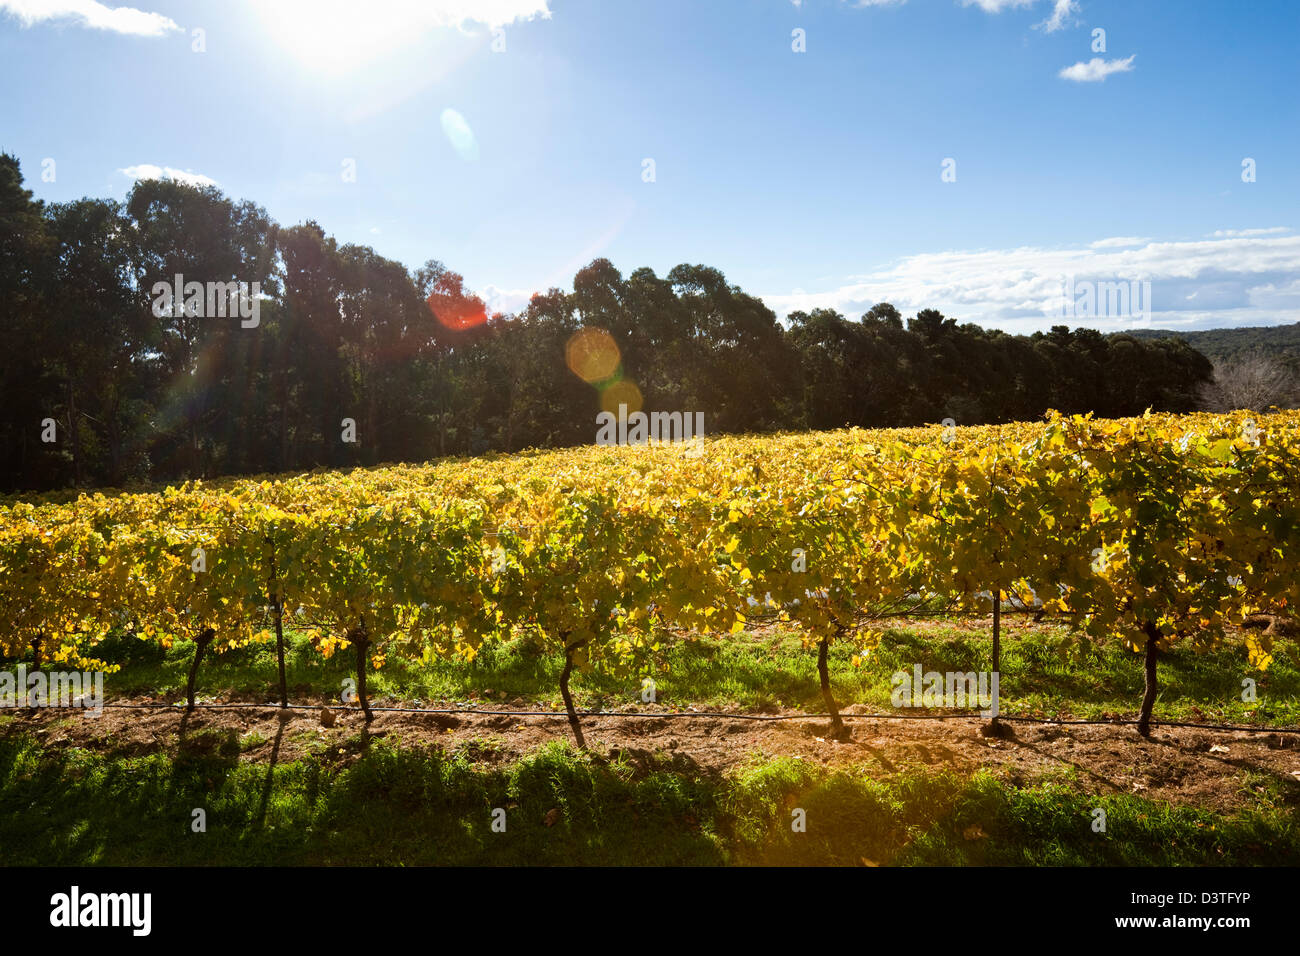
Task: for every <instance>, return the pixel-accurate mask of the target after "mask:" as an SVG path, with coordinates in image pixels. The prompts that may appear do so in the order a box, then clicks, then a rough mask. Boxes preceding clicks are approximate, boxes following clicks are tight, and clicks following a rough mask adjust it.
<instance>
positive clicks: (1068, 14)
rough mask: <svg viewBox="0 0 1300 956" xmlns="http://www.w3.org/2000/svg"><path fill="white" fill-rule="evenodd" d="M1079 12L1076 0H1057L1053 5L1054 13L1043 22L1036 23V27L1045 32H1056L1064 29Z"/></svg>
mask: <svg viewBox="0 0 1300 956" xmlns="http://www.w3.org/2000/svg"><path fill="white" fill-rule="evenodd" d="M1078 12H1079V4H1078V3H1076V2H1075V0H1056V3H1055V5H1054V6H1053V7H1052V15H1051V16H1050V17H1048V18H1047V19H1046V20H1044V21H1043V22H1042V23H1035V24H1034V29H1036V30H1042V31H1043V32H1044V33H1055V32H1056V31H1057V30H1064V29H1065V28H1066V27H1067V26H1069V24H1070V23H1072V22H1073V20H1072V17H1073V15H1074V14H1076V13H1078Z"/></svg>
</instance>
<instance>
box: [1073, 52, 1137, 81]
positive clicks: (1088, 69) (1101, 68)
mask: <svg viewBox="0 0 1300 956" xmlns="http://www.w3.org/2000/svg"><path fill="white" fill-rule="evenodd" d="M1136 56H1137V54H1136V53H1134V54H1133V56H1126V57H1124V59H1122V60H1103V59H1102V58H1101V57H1099V56H1094V57H1093V58H1092V59H1091V60H1089V61H1088V62H1087V63H1084V62H1083V61H1082V60H1080V61H1079V62H1078V63H1076V64H1074V66H1067V67H1066V68H1065V69H1063V70H1061V72H1060V74H1058V75H1059V76H1060V77H1061V79H1063V80H1074V81H1075V82H1076V83H1096V82H1098V81H1099V80H1104V79H1106V77H1108V76H1110V75H1111V74H1112V73H1127V72H1129V71H1130V70H1132V69H1133V58H1134V57H1136Z"/></svg>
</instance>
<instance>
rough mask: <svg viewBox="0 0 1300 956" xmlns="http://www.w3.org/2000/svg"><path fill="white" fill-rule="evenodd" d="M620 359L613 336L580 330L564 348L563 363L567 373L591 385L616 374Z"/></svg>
mask: <svg viewBox="0 0 1300 956" xmlns="http://www.w3.org/2000/svg"><path fill="white" fill-rule="evenodd" d="M622 359H623V356H622V354H621V353H620V352H619V350H618V344H617V343H616V342H615V341H614V336H612V335H610V334H609V333H608V332H606V331H605V330H604V329H594V328H593V329H581V330H579V331H577V332H575V333H573V335H572V336H571V337H570V339H569V341H568V344H566V345H565V346H564V361H565V362H566V363H567V364H568V366H569V371H571V372H572V373H573V374H574V375H576V376H578V378H580V379H582V380H583V381H584V382H590V383H591V384H593V385H594V384H596V383H597V382H603V381H605V380H606V379H607V378H609V377H611V376H612V375H613V374H614V373H615V372H617V371H618V363H619V362H620V361H622Z"/></svg>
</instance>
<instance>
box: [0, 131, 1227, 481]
mask: <svg viewBox="0 0 1300 956" xmlns="http://www.w3.org/2000/svg"><path fill="white" fill-rule="evenodd" d="M177 275H183V277H184V281H185V282H186V283H189V282H191V281H194V282H199V283H204V284H212V283H247V284H249V286H250V287H251V284H252V283H257V284H258V287H257V288H258V294H256V295H254V296H250V298H251V299H252V301H253V302H254V303H255V305H256V319H255V321H245V320H243V319H241V317H240V316H241V315H242V314H244V313H236V312H234V311H233V303H232V311H231V313H230V314H229V316H228V317H227V316H224V315H216V316H214V315H213V313H212V309H211V301H212V300H211V298H210V297H209V299H208V300H207V303H208V305H209V308H208V309H207V311H204V310H203V309H202V308H199V309H188V310H187V309H186V308H184V307H182V304H181V303H180V302H176V303H174V304H173V305H172V306H171V307H163V308H160V307H159V298H158V293H157V291H156V289H155V285H156V284H160V283H161V284H164V285H166V286H170V285H171V284H172V283H173V280H174V277H175V276H177ZM0 291H2V292H3V301H4V303H5V311H4V321H3V324H2V326H0V362H3V375H0V442H2V443H3V447H4V449H5V454H4V456H3V459H2V461H3V464H2V465H0V488H3V489H4V490H15V489H51V488H59V487H68V486H80V487H90V486H119V487H120V486H127V485H132V484H136V483H142V482H153V481H170V480H176V479H184V478H190V477H215V476H218V475H225V474H256V473H265V472H279V471H286V470H298V469H308V468H312V467H318V466H343V465H351V464H372V463H377V462H392V461H412V460H424V459H428V458H432V457H437V456H443V455H462V454H479V453H483V452H486V451H490V450H502V451H514V450H518V449H521V448H527V447H541V446H560V445H573V444H582V443H588V442H591V441H593V440H594V438H595V434H596V425H595V416H596V413H597V412H599V411H600V410H601V408H602V401H604V402H606V403H609V402H610V401H611V396H627V395H636V394H639V396H640V399H641V401H642V402H643V407H644V409H645V410H647V411H683V412H699V411H702V412H703V413H704V416H705V417H704V420H705V427H706V432H707V433H716V432H756V431H772V430H779V429H802V428H831V427H838V426H843V425H862V426H891V425H913V424H921V423H927V422H938V421H941V420H942V419H944V418H952V419H954V420H955V421H957V422H958V423H961V424H980V423H989V422H1004V421H1012V420H1025V419H1033V418H1036V417H1037V416H1039V415H1041V414H1042V413H1043V412H1044V411H1046V410H1047V409H1049V408H1056V409H1060V410H1062V411H1066V412H1078V411H1094V412H1096V413H1097V414H1098V415H1101V416H1119V415H1128V414H1134V413H1140V412H1141V411H1142V410H1143V409H1145V408H1147V407H1152V408H1155V409H1157V410H1167V411H1185V410H1190V409H1192V408H1195V407H1196V405H1197V401H1198V399H1197V395H1198V389H1199V388H1200V387H1202V386H1203V385H1204V384H1205V383H1206V382H1207V381H1208V380H1209V379H1210V376H1211V372H1212V369H1211V365H1210V363H1209V361H1207V360H1206V358H1205V357H1204V356H1202V355H1201V354H1200V353H1198V352H1196V351H1195V350H1193V349H1192V348H1191V347H1189V346H1188V345H1187V344H1186V343H1185V342H1181V341H1176V340H1172V339H1152V340H1148V341H1143V340H1139V339H1137V338H1134V337H1132V336H1128V335H1113V336H1105V335H1102V334H1101V333H1099V332H1096V331H1092V330H1088V329H1076V330H1070V329H1068V328H1066V327H1064V326H1058V327H1055V328H1053V329H1052V330H1051V331H1050V332H1047V333H1036V334H1034V335H1031V336H1013V335H1008V334H1005V333H1002V332H998V331H990V330H985V329H983V328H981V327H979V326H977V325H973V324H958V323H957V321H956V320H955V319H952V318H948V317H945V316H943V315H942V314H940V313H939V312H937V311H934V310H932V309H925V310H922V311H919V312H918V313H917V314H916V315H915V316H913V317H910V318H908V319H906V320H905V319H904V318H903V316H902V315H900V313H899V311H898V310H897V309H895V308H894V307H893V306H891V305H889V304H887V303H882V304H880V305H877V306H875V307H874V308H872V309H871V310H870V311H869V312H867V313H866V314H865V315H863V316H861V317H860V318H858V319H851V318H848V317H845V316H842V315H839V314H838V313H836V312H833V311H829V310H824V309H818V310H815V311H813V312H811V313H804V312H796V313H794V314H793V315H791V316H789V319H788V322H787V323H785V324H783V323H782V322H780V321H778V319H777V317H776V315H775V314H774V313H773V312H772V310H771V309H769V308H768V307H767V306H765V305H764V304H763V302H762V301H761V300H759V299H758V298H756V297H755V296H752V295H749V294H747V293H745V292H743V291H742V290H741V289H739V288H738V287H736V286H734V285H729V284H728V283H727V281H726V279H725V277H724V276H723V274H722V273H721V272H719V271H718V270H717V269H713V268H709V267H707V266H703V265H679V266H677V267H675V268H673V269H672V270H671V271H669V272H668V274H667V275H666V276H662V277H660V276H657V275H656V274H655V273H654V272H653V271H652V270H650V269H648V268H641V269H637V270H636V271H634V272H632V273H631V274H630V275H627V276H624V275H622V274H621V273H620V272H619V271H618V270H616V269H615V268H614V266H613V265H611V264H610V262H608V261H607V260H605V259H597V260H595V261H594V262H592V263H591V264H590V265H588V266H586V267H585V268H583V269H582V270H580V271H579V272H578V274H577V275H576V276H575V277H574V280H573V291H572V292H566V291H563V290H560V289H551V290H549V291H547V292H545V293H541V294H538V295H535V296H534V297H533V298H532V300H531V302H530V303H529V304H528V305H527V307H525V308H524V309H522V310H521V311H520V312H519V313H518V314H516V315H501V314H492V315H489V314H488V310H487V309H486V308H485V307H484V304H483V302H482V301H481V300H480V299H478V298H477V297H476V296H474V295H473V294H472V293H471V292H469V291H468V290H466V289H465V287H464V283H463V280H462V278H461V276H459V275H458V274H456V273H455V272H452V271H451V270H450V269H448V268H447V267H445V266H444V265H443V264H442V263H440V262H437V261H430V262H428V263H426V264H425V265H424V266H422V267H420V268H419V269H417V270H415V271H414V272H413V273H412V272H411V271H410V270H408V269H407V267H406V266H405V265H403V264H402V263H400V262H395V261H393V260H391V259H386V258H384V257H382V256H380V255H379V254H378V253H376V252H375V251H374V250H373V249H371V248H369V247H367V246H358V245H340V244H339V243H338V242H337V241H336V240H335V239H333V238H332V237H330V236H328V235H326V233H325V231H324V230H323V229H321V227H320V226H319V225H317V224H316V223H314V222H307V223H304V224H300V225H296V226H292V227H287V228H285V227H281V226H279V225H277V224H276V223H275V222H273V221H272V220H271V218H270V217H269V216H268V215H267V213H266V211H265V210H264V209H262V208H261V207H259V206H257V205H255V204H254V203H251V202H247V201H235V200H232V199H229V198H227V197H226V196H224V195H222V194H221V193H220V192H219V191H218V190H217V189H215V188H212V187H207V188H195V187H192V186H187V185H184V184H181V183H178V182H174V181H170V180H152V181H141V182H138V183H136V184H135V186H134V187H133V188H132V190H131V191H130V193H129V194H128V195H127V197H126V199H125V201H123V202H117V201H114V200H109V199H94V198H86V199H81V200H77V201H74V202H67V203H60V204H46V203H42V202H40V201H38V200H36V199H34V197H33V195H32V193H31V191H30V190H28V189H26V188H25V187H24V185H23V177H22V173H21V170H20V168H19V164H18V161H17V160H16V159H15V158H13V157H11V156H2V157H0ZM248 304H249V298H246V299H244V300H243V301H242V305H244V306H247V305H248ZM223 311H224V310H223ZM205 316H206V317H205ZM583 329H600V330H604V332H606V333H608V339H606V340H607V341H608V340H611V339H612V342H613V343H615V344H616V346H617V356H616V361H614V362H613V363H612V364H611V365H610V367H609V368H608V369H607V370H606V371H605V372H602V373H601V376H602V377H600V378H599V379H598V380H593V381H588V380H587V379H588V378H591V376H586V377H582V376H580V375H578V374H575V373H574V371H573V370H571V365H572V362H571V361H569V362H566V347H570V351H571V350H572V349H571V343H572V342H573V341H574V337H575V335H577V334H578V333H579V332H580V331H581V330H583ZM629 383H630V385H634V386H635V389H632V388H631V387H630V385H629ZM615 386H618V387H615ZM344 419H351V420H352V422H353V423H354V426H353V436H354V437H355V441H348V440H346V437H353V436H346V437H345V433H344V430H343V425H342V423H343V420H344Z"/></svg>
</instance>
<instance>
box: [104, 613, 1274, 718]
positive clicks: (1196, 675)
mask: <svg viewBox="0 0 1300 956" xmlns="http://www.w3.org/2000/svg"><path fill="white" fill-rule="evenodd" d="M97 653H98V654H99V655H100V656H102V657H104V658H105V659H107V660H109V661H113V662H119V663H121V664H122V665H123V667H122V670H121V671H120V672H119V673H117V674H113V675H110V676H109V677H108V679H107V682H106V691H107V693H108V694H109V696H110V698H111V697H114V696H121V695H125V694H131V693H151V694H152V693H160V694H169V693H170V694H173V695H175V694H181V693H183V692H184V688H185V679H186V675H187V672H188V668H189V663H190V659H191V655H192V654H193V645H192V644H190V643H188V642H177V644H176V645H175V646H174V647H173V649H172V650H171V651H169V652H163V651H162V650H161V649H160V648H159V647H158V646H157V645H156V644H153V643H145V642H142V641H138V640H135V639H132V638H118V639H115V640H113V641H112V642H108V643H106V644H105V645H101V648H100V649H99V650H98V651H97ZM854 653H855V648H854V647H853V646H852V645H850V644H847V643H842V644H839V645H837V646H833V647H832V649H831V655H830V667H831V682H832V686H833V687H834V689H835V695H836V698H837V700H838V701H839V702H840V704H841V705H842V706H845V705H849V704H854V703H857V704H862V705H864V706H865V707H867V708H868V709H870V710H873V711H887V710H890V709H891V708H890V691H891V686H892V685H891V680H890V678H891V675H892V674H893V673H894V672H895V671H899V670H903V671H908V672H909V673H910V672H911V670H912V667H913V665H914V664H920V665H921V667H922V670H924V671H930V670H935V671H940V672H944V671H963V672H964V671H970V670H981V669H988V668H989V666H990V658H989V655H990V638H989V633H988V622H987V621H986V620H979V619H973V620H968V621H962V620H959V619H951V620H938V621H923V622H909V623H908V624H907V625H905V626H899V627H895V628H892V629H890V630H888V631H886V633H885V636H884V639H883V641H882V642H881V645H880V647H879V649H878V650H877V651H876V652H875V653H874V654H872V655H871V656H870V657H869V658H868V659H867V660H866V661H865V662H863V663H861V665H860V666H858V667H854V665H853V663H852V660H851V659H852V657H853V655H854ZM1274 654H1275V659H1274V661H1273V663H1272V665H1271V666H1270V667H1269V669H1268V670H1267V671H1266V672H1260V671H1258V670H1255V669H1253V668H1252V667H1251V666H1250V664H1249V662H1248V661H1247V659H1246V655H1245V652H1244V651H1243V650H1241V649H1240V648H1225V649H1223V650H1220V651H1217V652H1214V653H1209V654H1196V653H1194V652H1192V651H1190V650H1186V649H1181V648H1175V649H1174V650H1173V651H1172V652H1170V653H1168V654H1166V655H1164V656H1162V658H1161V661H1160V682H1161V693H1160V697H1159V699H1158V701H1157V703H1156V708H1155V713H1156V718H1157V720H1159V719H1162V718H1163V719H1165V720H1177V721H1185V720H1201V719H1204V720H1209V721H1211V722H1227V723H1242V724H1251V723H1258V724H1269V725H1275V726H1297V725H1300V648H1298V647H1297V645H1296V644H1295V642H1293V641H1280V642H1279V643H1278V645H1277V646H1276V647H1275V649H1274ZM662 664H663V668H662V669H660V670H657V671H654V672H653V676H654V678H655V682H656V685H657V695H658V700H659V702H660V703H661V704H664V705H666V706H669V707H686V706H696V707H699V708H708V709H713V708H742V709H746V710H749V709H766V708H779V707H789V708H796V709H805V710H809V711H821V710H822V702H821V694H820V691H819V688H818V684H817V673H816V653H815V651H814V650H810V649H805V648H804V647H803V645H802V643H801V642H800V640H799V638H798V637H796V636H794V635H791V634H788V633H780V632H776V633H771V634H766V635H762V636H758V635H753V634H743V635H739V636H736V637H727V638H716V639H715V638H701V639H698V640H693V641H689V642H684V643H680V644H677V645H674V646H673V647H672V648H671V649H670V650H669V651H668V653H667V656H666V658H665V659H664V661H663V662H662ZM352 666H353V659H352V656H351V655H350V654H348V653H346V652H344V653H340V654H338V655H335V657H334V658H332V659H331V660H328V661H326V660H323V659H322V658H321V657H320V655H319V654H317V653H316V652H315V651H313V650H312V648H311V646H310V644H309V643H308V641H307V639H306V637H305V636H304V635H300V634H290V649H289V654H288V683H289V687H290V698H291V699H292V700H295V701H299V702H304V703H311V702H322V701H324V700H326V699H330V700H335V701H337V700H338V697H339V691H340V688H341V686H342V681H343V679H344V678H346V677H349V676H352V673H353V672H352ZM560 666H561V661H560V660H559V658H558V656H557V655H555V654H538V653H536V652H535V651H533V650H532V649H531V647H530V645H529V643H528V642H527V641H524V640H518V641H515V642H513V643H510V644H506V645H502V646H485V647H484V649H483V653H482V655H481V656H480V657H479V658H478V659H477V660H475V661H474V662H473V663H467V662H448V661H439V662H436V663H433V664H429V665H420V664H407V663H403V662H400V661H396V660H394V661H390V662H389V663H388V664H386V665H385V667H384V668H383V669H382V670H380V671H378V672H375V673H373V674H372V675H371V678H370V689H371V694H372V696H378V697H389V698H392V699H396V700H404V701H442V702H448V701H450V702H460V703H466V704H477V705H480V706H481V705H483V704H484V703H485V702H495V703H505V704H508V705H518V704H523V703H542V704H548V705H551V706H557V707H558V706H559V704H560V701H559V693H558V689H557V688H558V682H559V672H560ZM647 673H651V672H649V671H648V672H647ZM1244 678H1252V679H1253V680H1255V681H1256V685H1257V686H1256V694H1257V697H1258V700H1257V701H1256V702H1253V703H1251V702H1245V701H1242V700H1241V693H1242V680H1243V679H1244ZM198 686H199V692H200V693H201V694H203V695H208V696H222V697H227V696H232V695H234V696H239V697H244V698H248V697H250V696H251V697H253V698H255V699H260V700H270V699H272V698H273V697H274V694H275V691H274V688H275V686H276V664H275V651H274V647H273V645H256V646H252V647H248V648H242V649H240V650H237V651H231V652H228V653H226V654H223V655H219V656H216V657H213V658H211V659H210V660H208V661H206V662H205V663H204V665H203V666H202V667H201V668H200V672H199V681H198ZM574 691H575V696H576V698H577V701H578V704H579V706H581V707H600V708H618V707H621V706H624V705H628V704H634V703H636V702H638V701H639V699H640V697H639V695H640V679H639V678H636V677H632V678H622V679H616V678H613V677H608V676H603V675H601V674H597V673H588V674H581V675H579V676H578V677H576V678H575V681H574ZM1141 696H1142V667H1141V659H1140V657H1139V656H1138V655H1136V654H1134V653H1132V652H1130V651H1127V650H1125V649H1123V648H1121V647H1119V646H1116V645H1109V646H1099V647H1094V648H1091V649H1086V650H1085V649H1083V648H1081V647H1080V646H1079V645H1078V644H1077V643H1076V642H1075V641H1073V640H1072V639H1071V636H1070V634H1069V632H1068V631H1067V630H1066V629H1065V628H1064V627H1062V626H1060V625H1056V624H1051V623H1046V622H1045V623H1041V624H1032V623H1031V622H1029V621H1025V620H1014V619H1013V621H1012V622H1011V623H1010V624H1009V626H1008V627H1007V629H1006V630H1005V631H1004V634H1003V642H1002V666H1001V682H1000V697H1001V707H1002V711H1003V713H1006V714H1027V715H1035V716H1065V717H1068V716H1074V717H1078V718H1099V717H1109V716H1112V715H1128V716H1133V715H1134V714H1135V713H1136V710H1137V707H1138V703H1139V702H1140V699H1141Z"/></svg>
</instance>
